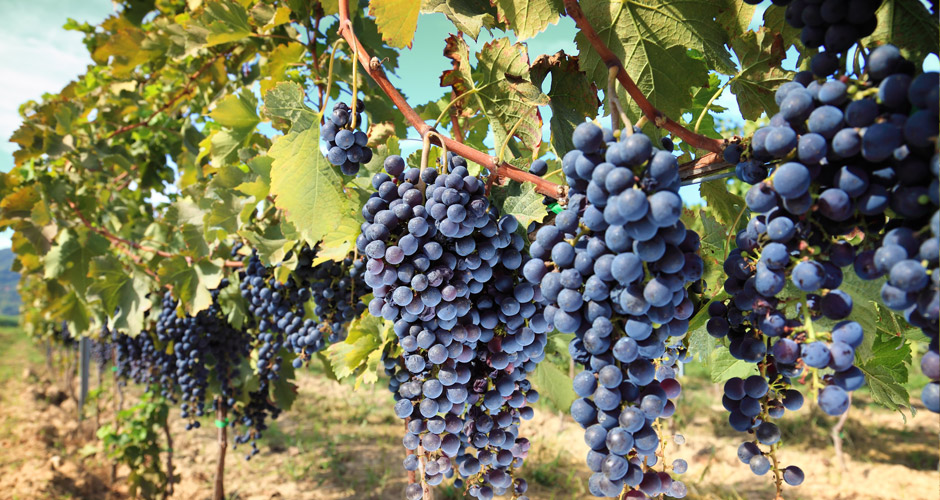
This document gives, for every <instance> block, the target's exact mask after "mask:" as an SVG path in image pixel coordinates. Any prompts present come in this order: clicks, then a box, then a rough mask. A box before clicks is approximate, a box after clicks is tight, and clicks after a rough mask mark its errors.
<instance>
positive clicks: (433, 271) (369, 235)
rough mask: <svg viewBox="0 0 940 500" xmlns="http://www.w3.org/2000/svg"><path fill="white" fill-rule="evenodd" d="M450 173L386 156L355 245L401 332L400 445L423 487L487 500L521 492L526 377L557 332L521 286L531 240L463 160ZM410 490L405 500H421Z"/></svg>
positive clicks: (451, 162) (450, 165)
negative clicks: (451, 480)
mask: <svg viewBox="0 0 940 500" xmlns="http://www.w3.org/2000/svg"><path fill="white" fill-rule="evenodd" d="M445 167H446V169H445V173H440V174H439V173H438V172H437V171H436V170H435V169H431V168H428V169H425V170H423V171H422V170H419V169H415V168H410V169H406V168H405V163H404V160H402V158H401V157H399V156H390V157H389V158H387V159H386V160H385V163H384V168H385V172H380V173H377V174H375V176H373V178H372V186H373V188H375V190H376V191H375V192H374V193H373V194H372V196H371V197H370V198H369V200H368V201H367V202H366V203H365V206H364V207H363V216H364V217H365V220H366V222H365V223H364V224H363V226H362V234H361V236H360V237H359V239H358V240H357V246H358V249H359V252H360V253H362V254H364V255H366V256H367V257H368V261H367V262H366V273H365V282H366V284H368V285H369V286H370V287H371V289H372V293H373V296H374V298H373V299H372V301H371V302H370V303H369V311H370V312H371V313H372V314H373V315H375V316H377V317H382V318H384V319H386V320H388V321H392V322H393V323H394V326H393V329H394V332H395V334H396V336H397V338H398V344H399V346H400V348H401V351H402V355H401V356H400V357H397V358H396V357H390V358H387V359H386V365H385V367H386V370H387V372H388V373H389V374H390V375H391V380H390V389H391V390H392V391H393V392H394V393H395V399H396V404H395V413H396V414H397V415H398V416H399V417H400V418H403V419H406V420H407V421H408V425H407V427H408V431H407V433H406V434H405V436H404V438H403V440H402V442H403V444H404V446H405V447H406V448H407V449H409V450H414V451H415V454H413V455H409V457H408V458H407V459H406V460H405V462H404V467H405V468H406V469H407V470H417V469H418V468H419V467H421V466H422V464H423V471H424V474H423V477H422V478H421V480H422V481H423V482H426V483H428V484H430V485H436V484H439V483H440V482H442V481H443V480H444V478H446V477H452V476H454V474H455V472H456V473H457V475H459V476H460V478H459V479H457V480H456V481H457V483H456V484H457V485H458V486H459V487H465V488H466V490H467V491H468V492H469V494H470V495H472V496H474V497H476V498H480V499H490V498H492V497H493V495H502V494H503V493H505V492H507V491H509V489H510V488H511V489H513V491H515V492H516V493H520V492H524V491H525V488H526V487H525V483H524V481H522V480H521V479H515V480H514V479H513V470H514V469H515V468H517V467H518V466H520V465H521V463H522V461H523V459H524V458H525V457H526V456H527V453H528V447H529V444H528V440H526V439H525V438H522V437H520V436H519V429H518V424H519V421H520V419H521V418H531V416H532V410H531V408H529V407H528V406H527V404H530V403H533V402H535V401H536V400H537V399H538V393H537V392H536V391H535V390H534V389H532V387H531V384H530V383H529V382H528V380H527V379H526V374H527V373H529V372H531V371H532V370H534V369H535V366H536V363H538V362H539V361H541V360H542V359H543V358H544V355H545V354H544V347H545V344H546V342H547V336H546V333H547V332H548V331H549V327H548V324H547V322H546V321H545V320H544V318H543V316H542V308H541V306H540V304H539V301H540V299H541V296H540V295H539V293H538V290H537V287H534V286H532V285H531V284H529V283H526V282H525V280H524V279H522V277H521V275H520V274H521V268H522V266H523V265H524V262H525V257H524V255H523V253H522V251H523V249H524V247H525V240H524V239H523V237H522V235H521V234H519V233H517V232H516V230H517V229H518V223H517V222H516V219H515V218H513V217H512V216H503V217H500V216H499V213H498V211H497V210H496V208H495V207H493V206H491V205H490V202H489V200H488V199H487V198H486V196H485V193H484V184H483V182H482V181H480V179H479V178H477V177H474V176H471V175H469V172H468V170H467V168H466V162H465V160H464V159H463V158H460V157H458V156H453V155H449V156H448V158H447V163H446V165H445ZM421 495H422V494H421V486H420V485H411V486H409V488H408V490H407V491H406V497H407V498H411V499H416V498H421Z"/></svg>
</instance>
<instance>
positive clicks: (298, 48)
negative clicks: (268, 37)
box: [261, 42, 307, 95]
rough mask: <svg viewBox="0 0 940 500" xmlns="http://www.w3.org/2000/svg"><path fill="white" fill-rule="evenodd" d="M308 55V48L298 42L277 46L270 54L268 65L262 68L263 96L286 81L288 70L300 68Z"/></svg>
mask: <svg viewBox="0 0 940 500" xmlns="http://www.w3.org/2000/svg"><path fill="white" fill-rule="evenodd" d="M306 53H307V47H305V46H304V45H303V44H300V43H296V42H290V43H286V44H282V45H278V46H276V47H275V48H274V50H272V51H271V52H270V53H269V54H268V56H267V58H268V62H267V64H264V65H262V66H261V76H263V77H265V79H264V80H262V81H261V94H262V95H264V94H265V93H267V91H268V90H271V89H272V88H274V86H275V85H276V84H277V83H278V82H282V81H284V79H285V78H286V77H287V70H288V69H289V68H291V67H296V66H299V65H300V63H301V62H302V61H303V59H304V55H305V54H306Z"/></svg>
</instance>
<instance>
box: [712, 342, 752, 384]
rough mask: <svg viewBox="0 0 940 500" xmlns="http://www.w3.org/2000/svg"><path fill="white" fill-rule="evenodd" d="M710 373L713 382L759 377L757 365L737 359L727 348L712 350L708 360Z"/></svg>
mask: <svg viewBox="0 0 940 500" xmlns="http://www.w3.org/2000/svg"><path fill="white" fill-rule="evenodd" d="M706 335H707V334H706ZM706 364H707V366H708V373H709V376H710V377H711V379H712V382H714V383H716V384H717V383H719V382H724V381H725V380H728V379H729V378H732V377H741V378H747V377H749V376H751V375H757V374H758V370H757V365H756V364H754V363H748V362H747V361H744V360H741V359H735V357H734V356H732V355H731V353H730V352H729V351H728V349H726V348H720V349H712V351H711V352H710V353H708V358H707V359H706Z"/></svg>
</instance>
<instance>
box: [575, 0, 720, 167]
mask: <svg viewBox="0 0 940 500" xmlns="http://www.w3.org/2000/svg"><path fill="white" fill-rule="evenodd" d="M564 2H565V10H567V11H568V15H569V16H571V18H572V19H574V22H575V24H577V26H578V29H579V30H581V34H582V35H584V37H585V38H587V40H588V41H589V42H590V43H591V46H592V47H593V48H594V51H595V52H597V55H598V56H600V58H601V60H603V61H604V64H606V65H607V67H608V68H611V67H616V68H618V70H619V71H617V80H619V81H620V84H621V85H623V88H624V89H625V90H626V91H627V94H630V97H631V98H632V99H633V100H634V102H636V104H637V106H639V107H640V110H641V111H643V115H644V116H646V118H647V119H649V121H651V122H653V123H654V124H656V126H657V127H660V128H664V129H666V130H668V131H669V132H671V133H672V134H674V135H676V136H678V137H679V138H680V139H682V140H683V141H685V142H687V143H688V144H689V145H691V146H692V147H694V148H695V149H703V150H705V151H711V152H712V153H721V151H722V150H723V149H724V141H721V140H718V139H712V138H710V137H705V136H704V135H699V134H696V133H695V132H692V131H691V130H688V129H686V128H685V127H683V126H682V125H680V124H679V123H677V122H675V121H673V120H672V119H671V118H669V117H667V116H665V115H664V114H663V113H662V112H661V111H660V110H658V109H656V107H655V106H653V103H651V102H650V101H649V100H648V99H647V98H646V96H644V95H643V92H642V91H640V88H639V87H637V86H636V83H635V82H634V81H633V79H632V78H630V75H628V74H627V70H626V68H624V66H623V62H622V61H621V60H620V58H619V57H617V55H616V54H614V53H613V51H611V50H610V48H609V47H607V45H606V44H605V43H604V41H603V40H601V38H600V36H598V35H597V32H596V31H594V27H593V26H591V23H590V22H589V21H588V19H587V17H586V16H585V15H584V11H582V10H581V6H580V5H579V4H578V0H564Z"/></svg>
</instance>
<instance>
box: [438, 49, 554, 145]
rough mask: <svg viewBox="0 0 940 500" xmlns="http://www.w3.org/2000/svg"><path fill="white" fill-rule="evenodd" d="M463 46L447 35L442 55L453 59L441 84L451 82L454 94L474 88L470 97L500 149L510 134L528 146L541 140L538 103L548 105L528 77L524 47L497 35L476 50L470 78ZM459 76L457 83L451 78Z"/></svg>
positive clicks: (539, 142)
mask: <svg viewBox="0 0 940 500" xmlns="http://www.w3.org/2000/svg"><path fill="white" fill-rule="evenodd" d="M467 53H468V52H467V45H466V42H464V41H463V39H460V38H455V37H453V36H451V37H450V38H448V46H447V49H445V55H447V56H448V57H450V58H451V59H452V60H454V66H455V67H454V69H453V70H451V71H449V72H446V73H445V76H444V77H442V81H441V83H442V84H443V85H447V84H451V83H453V84H454V89H455V90H457V91H458V95H459V94H460V93H462V92H463V91H464V90H466V91H469V90H471V89H475V90H476V93H475V94H474V96H473V97H474V98H475V99H476V101H477V103H478V104H479V106H480V109H481V110H483V113H484V114H485V116H486V118H487V120H488V121H489V123H490V127H491V128H492V131H493V144H494V145H495V147H496V149H500V147H501V146H502V144H504V143H505V142H506V140H507V137H508V136H509V135H510V133H512V135H513V136H515V137H518V138H519V139H520V140H521V141H522V144H523V145H524V146H525V147H526V148H528V149H536V150H537V149H538V147H539V145H540V144H541V143H542V116H541V114H540V113H539V110H538V106H541V105H545V104H548V102H549V99H548V96H546V95H545V94H543V93H542V91H541V90H540V89H539V87H538V86H536V85H535V84H533V83H532V82H531V81H530V80H529V61H528V55H527V53H526V48H525V46H524V45H521V44H510V43H509V41H508V40H507V39H505V38H498V39H496V40H494V41H492V42H490V43H488V44H486V45H484V46H483V49H482V50H481V51H480V52H478V53H477V55H476V56H477V61H478V64H477V68H476V71H474V72H473V76H472V77H471V76H470V74H469V71H470V69H469V63H468V62H467ZM455 79H459V80H460V82H459V85H457V84H456V83H457V82H454V81H453V80H455Z"/></svg>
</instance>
